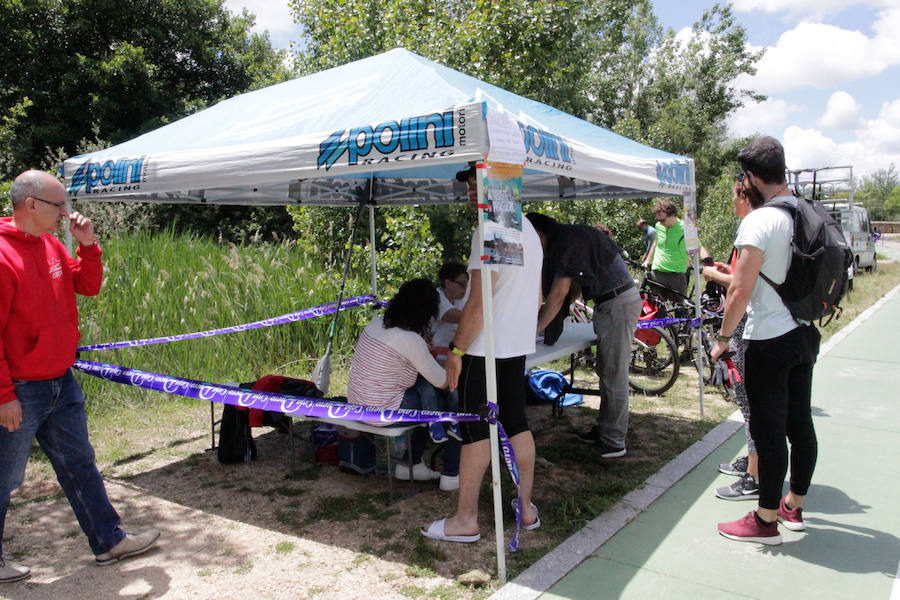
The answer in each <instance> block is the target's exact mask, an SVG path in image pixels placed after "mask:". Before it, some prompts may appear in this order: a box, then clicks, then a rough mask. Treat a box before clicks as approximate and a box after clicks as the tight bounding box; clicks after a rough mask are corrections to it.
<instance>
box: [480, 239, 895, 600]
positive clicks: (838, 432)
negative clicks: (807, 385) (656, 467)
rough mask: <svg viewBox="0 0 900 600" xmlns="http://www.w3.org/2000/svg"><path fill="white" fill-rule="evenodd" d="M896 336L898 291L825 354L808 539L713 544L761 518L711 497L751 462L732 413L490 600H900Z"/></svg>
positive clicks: (745, 505)
mask: <svg viewBox="0 0 900 600" xmlns="http://www.w3.org/2000/svg"><path fill="white" fill-rule="evenodd" d="M879 252H880V253H882V254H889V255H891V256H892V257H893V258H895V259H900V252H896V251H894V250H892V249H889V250H887V251H882V249H881V248H879ZM898 333H900V287H898V288H897V289H894V290H893V291H892V292H891V293H890V294H888V295H887V296H886V297H885V298H884V299H882V300H881V301H879V302H878V303H877V304H876V305H875V306H873V307H872V308H871V309H870V310H869V311H866V313H864V314H863V315H860V317H859V318H858V319H856V320H855V321H854V322H853V323H851V324H850V325H848V326H847V327H846V328H845V329H844V330H842V331H841V332H839V333H838V334H836V335H835V336H833V337H832V339H831V340H829V342H828V344H826V345H823V350H822V354H820V358H819V361H818V364H817V366H816V371H815V376H814V381H813V404H814V409H813V410H814V412H813V414H814V419H815V424H816V431H817V433H818V438H819V459H818V464H817V468H816V472H815V476H814V478H813V485H812V488H811V489H810V492H809V497H808V499H807V502H806V510H805V514H804V516H805V520H806V522H807V524H808V527H807V531H806V532H792V531H789V530H788V529H786V528H784V527H781V528H780V530H781V534H782V536H783V538H784V544H783V545H781V546H774V547H767V546H762V545H760V544H751V543H745V542H733V541H730V540H726V539H725V538H723V537H722V536H720V535H718V533H717V532H716V523H717V522H719V521H730V520H734V519H736V518H738V517H740V516H742V515H744V514H746V512H747V511H749V510H752V509H754V508H755V506H756V503H755V502H746V501H744V502H726V501H723V500H719V499H717V498H715V496H714V494H713V490H714V489H715V488H716V487H719V486H722V485H728V484H730V483H731V482H732V481H734V478H732V477H727V476H725V475H721V474H719V473H718V471H717V469H716V466H717V465H718V464H719V463H721V462H728V461H729V460H731V459H733V458H734V457H736V456H738V455H740V454H742V453H744V452H745V451H746V449H745V447H744V434H743V431H739V429H740V425H741V424H740V422H739V420H740V416H739V414H737V413H736V414H735V415H733V416H732V417H731V418H730V419H729V420H728V421H726V422H725V423H722V424H721V425H720V426H718V427H717V428H716V429H714V430H713V431H712V432H710V433H709V434H708V435H707V436H706V437H705V438H704V439H703V440H701V441H699V442H697V443H696V444H694V445H693V446H691V447H690V448H689V449H688V450H687V451H685V453H683V454H682V455H681V456H679V457H678V458H676V459H675V460H674V461H672V462H671V463H669V464H668V465H666V467H664V468H663V469H662V470H661V471H660V472H659V473H657V474H655V475H654V476H653V477H651V478H650V479H649V480H648V481H647V484H646V485H645V486H644V487H643V488H641V489H640V490H636V491H634V492H632V493H630V494H629V495H628V496H626V497H625V498H624V499H623V500H622V501H621V502H620V503H618V504H617V505H616V506H614V507H613V508H612V509H611V510H608V511H606V512H605V513H604V514H603V515H601V516H600V517H598V519H596V520H595V521H593V522H592V523H590V524H589V525H588V526H587V527H586V528H585V529H583V530H582V531H580V532H578V533H577V534H575V535H573V536H572V537H571V538H570V539H569V540H567V541H566V542H564V543H563V544H562V545H560V546H559V547H558V548H557V549H555V550H554V551H553V552H551V553H550V554H548V555H547V556H545V557H544V558H543V559H541V560H540V561H539V562H538V563H536V564H535V565H533V566H532V567H531V568H529V569H528V570H527V571H525V572H524V573H522V574H521V575H520V576H519V577H518V578H517V579H516V580H515V581H513V582H510V583H509V584H507V585H506V586H504V587H503V588H502V589H500V590H498V592H497V593H496V594H494V596H493V598H496V599H497V600H500V599H506V598H509V599H513V598H515V599H516V600H527V599H530V598H541V600H556V599H563V598H566V599H600V598H641V599H643V598H686V597H689V598H691V599H692V600H696V599H700V598H779V597H781V598H783V597H788V596H789V595H790V596H793V597H797V598H854V599H856V598H884V599H885V600H888V599H889V600H900V570H898V569H900V566H898V562H900V510H898V507H900V501H898V500H897V498H898V496H900V351H898V343H900V336H898Z"/></svg>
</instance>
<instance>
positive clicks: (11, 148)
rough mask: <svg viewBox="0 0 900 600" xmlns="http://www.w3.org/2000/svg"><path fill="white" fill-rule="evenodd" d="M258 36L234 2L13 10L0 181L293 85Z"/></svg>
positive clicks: (4, 60) (130, 2)
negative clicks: (230, 6)
mask: <svg viewBox="0 0 900 600" xmlns="http://www.w3.org/2000/svg"><path fill="white" fill-rule="evenodd" d="M252 25H253V16H252V15H250V14H249V13H247V12H246V11H244V12H243V13H242V14H241V15H232V14H231V13H229V12H228V11H227V10H226V9H225V8H224V5H223V0H179V1H175V0H117V1H115V2H114V1H112V0H3V2H0V29H2V31H4V32H5V34H4V43H3V44H2V45H0V65H2V66H0V107H2V111H3V112H2V113H0V116H2V118H3V123H2V125H0V127H2V128H3V131H2V134H0V135H2V138H3V142H4V143H3V145H2V150H0V177H9V176H11V175H15V174H16V173H17V172H19V171H21V170H22V169H24V168H27V167H29V166H33V165H35V164H36V163H38V162H39V160H40V159H41V157H43V156H44V155H45V154H46V153H47V151H48V149H49V150H51V151H55V150H56V149H57V148H62V149H63V150H64V151H65V152H66V153H69V154H71V153H72V152H73V151H74V150H75V149H76V147H77V145H78V144H79V142H80V141H81V140H84V139H92V140H93V139H96V140H101V141H103V142H106V143H116V142H120V141H124V140H125V139H128V138H130V137H133V136H134V135H136V134H139V133H141V132H144V131H147V130H149V129H152V128H154V127H157V126H159V125H161V124H164V123H166V122H169V121H172V120H174V119H178V118H181V117H183V116H185V115H187V114H189V113H191V112H193V111H195V110H197V109H199V108H202V107H204V106H206V105H208V104H211V103H214V102H217V101H219V100H221V99H223V98H226V97H228V96H231V95H234V94H237V93H240V92H244V91H246V90H249V89H254V88H257V87H261V86H264V85H268V84H270V83H273V82H276V81H281V80H284V79H287V78H288V77H290V75H291V71H290V69H288V68H287V67H285V58H286V52H284V51H276V50H274V49H273V48H272V46H271V44H270V42H269V40H268V37H267V36H266V35H258V34H253V33H251V32H250V27H251V26H252Z"/></svg>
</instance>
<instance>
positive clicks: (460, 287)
mask: <svg viewBox="0 0 900 600" xmlns="http://www.w3.org/2000/svg"><path fill="white" fill-rule="evenodd" d="M438 283H439V284H440V286H441V287H439V288H438V295H439V301H440V304H439V306H438V316H437V318H436V319H434V320H433V321H432V322H431V331H432V333H433V334H434V339H433V340H432V344H433V345H434V349H435V351H436V352H437V353H438V354H441V355H446V354H447V345H448V344H449V343H450V341H451V340H453V336H454V335H456V328H457V327H458V326H459V318H460V317H461V316H462V309H463V306H464V305H465V302H464V301H463V298H464V297H465V295H466V290H467V289H468V287H469V271H468V269H466V265H464V264H462V263H457V262H449V263H444V264H443V265H441V268H440V270H439V271H438Z"/></svg>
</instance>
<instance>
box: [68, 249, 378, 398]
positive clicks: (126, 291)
mask: <svg viewBox="0 0 900 600" xmlns="http://www.w3.org/2000/svg"><path fill="white" fill-rule="evenodd" d="M103 261H104V267H105V274H104V280H103V287H102V289H101V291H100V294H99V295H98V296H95V297H91V298H85V297H79V311H80V323H81V332H82V339H81V345H88V344H95V343H103V342H113V341H123V340H134V339H142V338H150V337H159V336H166V335H176V334H182V333H191V332H195V331H204V330H208V329H217V328H222V327H228V326H232V325H239V324H242V323H247V322H251V321H258V320H261V319H265V318H268V317H274V316H278V315H282V314H285V313H289V312H293V311H297V310H301V309H303V308H308V307H311V306H316V305H319V304H324V303H326V302H332V301H335V300H336V299H337V296H338V290H339V287H340V279H341V272H340V270H339V269H335V270H325V269H324V268H323V267H322V266H321V265H320V262H319V261H318V260H316V256H314V252H312V251H310V250H307V249H304V247H303V246H301V245H299V244H297V243H295V242H293V241H283V242H279V243H266V244H259V243H257V244H251V245H246V246H236V245H234V244H224V245H223V244H220V243H217V242H216V241H214V240H211V239H208V238H203V237H188V236H179V235H175V234H173V233H172V232H171V231H163V232H154V233H152V234H151V233H149V232H141V233H137V234H135V235H133V236H127V237H123V238H120V239H114V240H109V241H106V242H104V243H103ZM367 275H368V273H358V272H351V274H350V277H349V278H348V282H347V290H346V293H345V296H355V295H359V294H366V293H370V287H369V281H368V279H367ZM372 315H373V309H372V308H370V307H358V308H353V309H349V310H348V311H346V312H345V311H342V312H341V316H340V318H339V322H338V333H337V336H336V339H335V359H336V360H335V362H336V366H337V368H338V369H340V367H341V366H342V365H344V364H345V363H346V357H347V356H348V355H349V353H350V351H351V350H352V348H353V345H354V343H355V341H356V338H357V337H358V335H359V331H360V330H361V328H362V327H363V326H364V325H365V323H367V322H368V321H369V319H370V318H371V317H372ZM330 323H331V315H328V316H324V317H317V318H312V319H307V320H304V321H298V322H294V323H288V324H284V325H276V326H273V327H266V328H262V329H255V330H250V331H242V332H238V333H230V334H224V335H218V336H215V337H208V338H200V339H195V340H186V341H179V342H171V343H165V344H156V345H148V346H140V347H135V348H123V349H116V350H101V351H93V352H83V353H81V357H82V358H83V359H85V360H93V361H98V362H105V363H112V364H116V365H122V366H127V367H132V368H137V369H142V370H146V371H152V372H157V373H164V374H171V375H176V376H180V377H187V378H191V379H200V380H204V381H210V382H223V381H253V380H255V379H257V378H258V377H260V376H261V375H264V374H267V373H280V374H288V375H291V376H296V377H301V378H309V377H310V376H311V374H312V369H313V366H314V365H315V361H316V360H317V359H318V357H319V356H320V354H321V353H323V352H324V351H325V346H326V342H327V338H328V329H329V325H330ZM81 380H82V382H83V384H84V387H85V393H86V396H87V397H88V398H89V399H90V400H91V401H90V402H89V406H90V407H91V410H93V411H97V410H103V409H107V408H113V407H116V406H121V405H122V404H123V403H130V402H133V401H137V400H139V401H141V402H145V401H146V400H147V399H148V398H153V399H154V401H159V398H160V397H161V396H162V395H161V394H157V393H155V392H146V393H141V392H139V391H137V390H134V389H131V388H127V386H122V385H118V384H111V383H108V382H104V381H101V380H99V379H95V378H93V377H90V376H83V377H81ZM335 391H336V392H340V391H341V390H340V388H337V389H336V390H335Z"/></svg>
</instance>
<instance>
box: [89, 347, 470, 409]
mask: <svg viewBox="0 0 900 600" xmlns="http://www.w3.org/2000/svg"><path fill="white" fill-rule="evenodd" d="M74 367H75V368H76V369H78V370H79V371H83V372H85V373H87V374H89V375H93V376H95V377H99V378H100V379H105V380H107V381H113V382H115V383H122V384H125V385H131V386H135V387H140V388H144V389H146V390H154V391H157V392H164V393H166V394H176V395H179V396H185V397H186V398H197V399H200V400H207V401H210V402H219V403H222V404H233V405H235V406H242V407H245V408H258V409H260V410H274V411H278V412H282V413H285V414H289V415H294V416H298V417H319V418H325V419H345V420H348V421H362V422H364V423H384V424H393V423H404V422H408V423H433V422H436V421H442V422H447V423H458V422H462V421H479V420H481V417H479V416H478V415H473V414H469V413H452V412H439V411H433V410H411V409H402V408H398V409H395V410H390V409H378V408H371V407H368V406H360V405H357V404H347V403H345V402H332V401H330V400H322V399H319V398H306V397H302V396H288V395H285V394H276V393H273V392H259V391H255V390H247V389H243V388H239V387H233V386H229V385H218V384H213V383H207V382H205V381H198V380H195V379H185V378H183V377H172V376H170V375H160V374H159V373H150V372H148V371H139V370H138V369H129V368H127V367H120V366H117V365H110V364H106V363H98V362H92V361H87V360H76V361H75V365H74Z"/></svg>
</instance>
